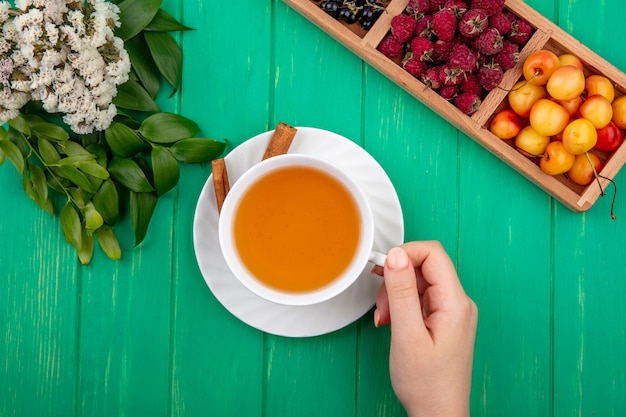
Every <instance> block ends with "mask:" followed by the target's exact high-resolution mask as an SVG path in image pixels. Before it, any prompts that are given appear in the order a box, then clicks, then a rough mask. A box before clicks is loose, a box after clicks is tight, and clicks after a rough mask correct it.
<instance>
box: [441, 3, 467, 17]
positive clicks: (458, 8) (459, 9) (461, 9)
mask: <svg viewBox="0 0 626 417" xmlns="http://www.w3.org/2000/svg"><path fill="white" fill-rule="evenodd" d="M443 8H444V9H450V10H452V11H453V12H454V14H455V15H456V16H457V18H458V17H461V15H463V13H465V12H466V11H467V9H468V6H467V2H466V1H465V0H447V1H446V3H445V4H444V5H443Z"/></svg>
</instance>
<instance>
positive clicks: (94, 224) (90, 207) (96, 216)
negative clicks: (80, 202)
mask: <svg viewBox="0 0 626 417" xmlns="http://www.w3.org/2000/svg"><path fill="white" fill-rule="evenodd" d="M83 216H84V217H85V230H86V231H87V234H88V235H90V234H92V233H93V232H94V231H96V230H98V229H99V228H100V227H102V225H103V224H104V219H103V218H102V215H101V214H100V213H99V212H98V210H96V207H95V206H94V204H93V203H92V202H89V203H87V204H86V205H85V209H84V211H83Z"/></svg>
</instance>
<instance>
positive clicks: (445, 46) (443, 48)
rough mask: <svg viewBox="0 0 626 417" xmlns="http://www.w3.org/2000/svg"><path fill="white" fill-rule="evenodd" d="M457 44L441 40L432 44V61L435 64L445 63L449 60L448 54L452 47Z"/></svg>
mask: <svg viewBox="0 0 626 417" xmlns="http://www.w3.org/2000/svg"><path fill="white" fill-rule="evenodd" d="M456 44H457V42H456V41H454V40H452V41H442V40H441V39H437V40H436V41H435V43H434V50H435V53H434V56H433V60H434V61H437V62H447V61H448V60H449V59H450V52H452V47H453V46H454V45H456Z"/></svg>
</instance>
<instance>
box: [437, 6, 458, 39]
mask: <svg viewBox="0 0 626 417" xmlns="http://www.w3.org/2000/svg"><path fill="white" fill-rule="evenodd" d="M456 26H457V23H456V16H455V15H454V12H453V11H452V10H450V9H442V10H439V11H438V12H436V13H435V14H433V33H434V34H435V35H436V36H437V37H438V38H439V39H441V40H442V41H451V40H452V39H454V34H455V32H456Z"/></svg>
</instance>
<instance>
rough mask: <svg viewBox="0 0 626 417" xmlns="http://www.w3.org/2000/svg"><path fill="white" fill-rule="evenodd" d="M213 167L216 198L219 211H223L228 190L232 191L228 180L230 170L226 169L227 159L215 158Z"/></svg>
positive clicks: (212, 163)
mask: <svg viewBox="0 0 626 417" xmlns="http://www.w3.org/2000/svg"><path fill="white" fill-rule="evenodd" d="M211 166H212V167H213V185H214V187H215V200H216V201H217V213H218V214H219V213H220V212H221V211H222V206H223V205H224V200H225V199H226V195H227V194H228V191H230V183H229V182H228V171H227V170H226V161H225V160H224V158H220V159H214V160H213V162H211Z"/></svg>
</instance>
